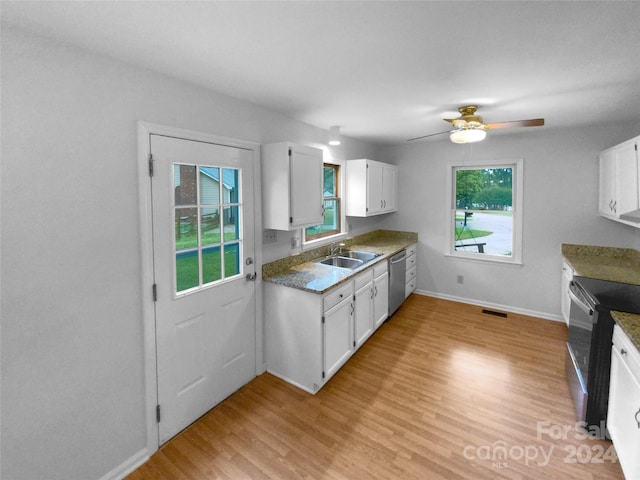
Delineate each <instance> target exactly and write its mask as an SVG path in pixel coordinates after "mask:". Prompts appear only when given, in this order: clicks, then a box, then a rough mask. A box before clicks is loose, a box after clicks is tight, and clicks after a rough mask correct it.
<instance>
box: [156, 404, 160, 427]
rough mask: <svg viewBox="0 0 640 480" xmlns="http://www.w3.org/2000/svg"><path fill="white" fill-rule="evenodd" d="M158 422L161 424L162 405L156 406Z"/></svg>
mask: <svg viewBox="0 0 640 480" xmlns="http://www.w3.org/2000/svg"><path fill="white" fill-rule="evenodd" d="M156 422H158V423H160V405H156Z"/></svg>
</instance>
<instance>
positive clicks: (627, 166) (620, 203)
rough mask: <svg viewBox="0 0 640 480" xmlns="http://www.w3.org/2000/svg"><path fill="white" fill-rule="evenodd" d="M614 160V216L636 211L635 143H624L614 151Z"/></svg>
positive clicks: (636, 163)
mask: <svg viewBox="0 0 640 480" xmlns="http://www.w3.org/2000/svg"><path fill="white" fill-rule="evenodd" d="M614 159H615V192H616V196H615V198H616V208H615V210H616V211H615V214H616V216H619V215H621V214H623V213H627V212H630V211H632V210H637V209H638V159H637V156H636V150H635V143H634V142H625V143H624V144H622V145H621V146H620V148H616V149H615V151H614Z"/></svg>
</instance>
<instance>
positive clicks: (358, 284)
mask: <svg viewBox="0 0 640 480" xmlns="http://www.w3.org/2000/svg"><path fill="white" fill-rule="evenodd" d="M372 281H373V270H371V269H369V270H367V271H366V272H364V273H361V274H360V275H358V276H357V277H356V278H355V280H354V281H353V289H354V291H356V292H357V291H358V290H360V289H361V288H362V287H364V286H365V285H366V284H368V283H371V282H372Z"/></svg>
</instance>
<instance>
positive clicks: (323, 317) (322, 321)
mask: <svg viewBox="0 0 640 480" xmlns="http://www.w3.org/2000/svg"><path fill="white" fill-rule="evenodd" d="M322 323H324V315H323V316H322Z"/></svg>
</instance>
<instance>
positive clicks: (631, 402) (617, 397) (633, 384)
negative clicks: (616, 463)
mask: <svg viewBox="0 0 640 480" xmlns="http://www.w3.org/2000/svg"><path fill="white" fill-rule="evenodd" d="M607 429H608V430H609V434H610V435H611V440H612V441H613V446H614V447H615V449H616V453H617V454H618V459H619V460H620V466H621V467H622V471H623V472H624V475H625V477H626V478H629V479H632V478H640V456H639V455H638V452H640V353H639V352H638V350H637V349H636V348H635V347H634V346H633V344H632V343H631V340H630V339H629V337H627V335H625V333H624V332H623V331H622V329H621V328H620V327H619V326H618V325H616V326H615V328H614V331H613V349H612V351H611V384H610V388H609V410H608V413H607Z"/></svg>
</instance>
